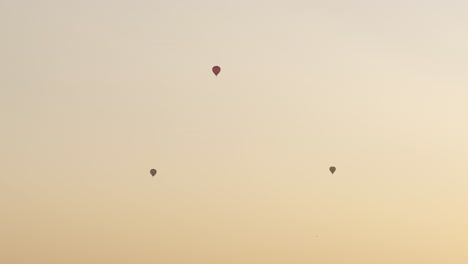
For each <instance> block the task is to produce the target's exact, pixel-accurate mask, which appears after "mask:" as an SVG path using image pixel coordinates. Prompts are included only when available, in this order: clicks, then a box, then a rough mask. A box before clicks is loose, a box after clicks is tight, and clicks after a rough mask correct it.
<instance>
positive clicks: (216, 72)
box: [212, 66, 221, 76]
mask: <svg viewBox="0 0 468 264" xmlns="http://www.w3.org/2000/svg"><path fill="white" fill-rule="evenodd" d="M212 71H213V73H214V74H215V75H216V76H218V74H219V72H220V71H221V68H220V67H219V66H214V67H213V69H212Z"/></svg>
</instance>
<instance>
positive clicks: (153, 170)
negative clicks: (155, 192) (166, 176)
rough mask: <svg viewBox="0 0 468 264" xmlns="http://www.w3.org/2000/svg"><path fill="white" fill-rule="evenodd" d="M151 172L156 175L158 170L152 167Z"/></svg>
mask: <svg viewBox="0 0 468 264" xmlns="http://www.w3.org/2000/svg"><path fill="white" fill-rule="evenodd" d="M150 173H151V175H152V176H153V177H154V175H156V173H157V171H156V170H155V169H151V170H150Z"/></svg>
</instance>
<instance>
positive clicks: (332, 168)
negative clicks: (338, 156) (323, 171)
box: [330, 166, 336, 174]
mask: <svg viewBox="0 0 468 264" xmlns="http://www.w3.org/2000/svg"><path fill="white" fill-rule="evenodd" d="M335 171H336V168H335V167H333V166H332V167H330V172H331V173H332V174H333V173H335Z"/></svg>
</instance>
